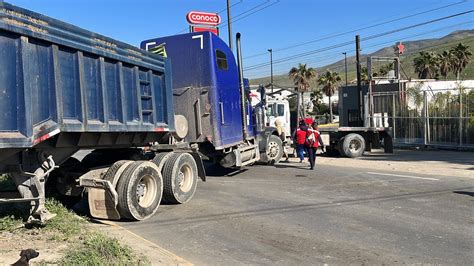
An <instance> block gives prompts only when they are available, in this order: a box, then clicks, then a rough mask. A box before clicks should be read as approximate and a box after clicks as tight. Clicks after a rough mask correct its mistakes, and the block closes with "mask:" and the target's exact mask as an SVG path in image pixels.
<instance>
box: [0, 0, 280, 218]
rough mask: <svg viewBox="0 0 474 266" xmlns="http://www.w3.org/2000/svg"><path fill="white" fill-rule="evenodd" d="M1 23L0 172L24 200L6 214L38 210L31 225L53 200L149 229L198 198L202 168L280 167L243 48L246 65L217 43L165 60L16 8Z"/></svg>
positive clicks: (186, 42)
mask: <svg viewBox="0 0 474 266" xmlns="http://www.w3.org/2000/svg"><path fill="white" fill-rule="evenodd" d="M0 14H1V18H0V68H1V71H0V173H7V174H9V175H10V176H11V177H12V179H13V181H14V182H15V184H16V186H17V188H18V191H19V193H20V194H21V198H15V199H11V198H9V199H0V203H5V202H7V203H8V202H31V203H32V208H31V216H30V218H29V220H30V221H31V222H43V221H45V220H48V219H50V218H51V217H52V216H53V215H54V214H51V213H49V211H48V210H47V209H46V208H45V195H46V193H50V194H57V195H60V196H64V197H71V198H85V197H86V198H87V201H88V205H89V208H90V212H91V215H92V216H93V217H96V218H107V219H121V218H126V219H131V220H143V219H147V218H148V217H150V216H152V215H153V214H154V213H155V212H156V211H157V209H158V206H159V205H160V202H162V201H165V202H171V203H185V202H187V201H189V200H190V199H191V198H192V197H193V195H194V192H195V190H196V186H197V181H198V178H201V179H202V180H205V170H204V166H203V162H202V159H203V158H204V159H208V160H211V161H214V162H216V163H220V164H221V165H223V166H226V167H234V166H236V167H241V166H245V165H250V164H252V163H255V162H265V163H274V162H277V161H278V160H279V159H280V158H281V155H282V145H281V140H280V139H279V138H278V137H277V136H276V134H277V133H276V129H274V128H271V127H265V126H264V125H263V119H262V117H263V111H262V110H263V107H255V108H253V107H252V106H251V105H250V101H249V94H250V89H249V88H248V82H247V81H246V80H245V79H244V78H243V71H242V63H241V58H242V57H241V52H240V51H241V50H240V48H239V49H238V54H239V55H240V56H238V58H239V60H238V61H239V64H236V60H235V58H234V56H233V54H232V51H231V50H230V49H229V47H228V46H227V45H226V44H225V43H224V42H223V41H222V40H221V39H219V38H218V37H217V36H215V35H212V34H211V33H189V34H183V35H178V36H172V37H168V38H166V39H163V40H166V42H167V43H168V44H167V46H166V48H167V49H168V51H169V55H170V56H169V57H166V56H163V55H158V54H153V53H150V52H147V51H146V50H144V49H139V48H136V47H133V46H131V45H128V44H125V43H123V42H120V41H117V40H113V39H111V38H108V37H105V36H102V35H99V34H96V33H93V32H90V31H87V30H84V29H81V28H78V27H76V26H73V25H70V24H67V23H64V22H61V21H58V20H55V19H52V18H49V17H47V16H44V15H41V14H38V13H35V12H32V11H29V10H25V9H22V8H19V7H16V6H13V5H10V4H8V3H4V2H0ZM198 38H200V39H198ZM238 40H240V38H238ZM173 43H174V45H172V44H173ZM204 44H205V45H207V46H206V47H205V48H204V46H203V45H204ZM193 45H194V46H195V48H191V47H192V46H193ZM196 45H197V46H196ZM238 46H239V47H240V41H239V45H238ZM215 48H218V50H219V52H220V53H217V50H215ZM180 51H181V54H183V55H185V56H188V59H190V60H191V59H192V60H194V61H195V62H197V65H196V64H194V65H192V64H188V63H187V62H186V61H185V60H184V61H183V55H181V54H180ZM190 51H191V53H190ZM223 56H225V59H226V60H223ZM184 59H185V57H184ZM172 76H174V77H173V79H172ZM262 91H264V90H262ZM261 121H262V122H261ZM89 149H91V150H93V151H92V152H91V153H89V154H88V155H86V156H85V157H84V158H83V159H82V160H78V159H76V158H75V157H73V155H74V154H75V153H76V152H78V151H80V150H89Z"/></svg>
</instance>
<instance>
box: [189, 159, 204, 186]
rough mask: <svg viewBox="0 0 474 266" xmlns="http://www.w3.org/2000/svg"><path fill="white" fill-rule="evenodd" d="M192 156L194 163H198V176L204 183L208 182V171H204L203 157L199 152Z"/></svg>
mask: <svg viewBox="0 0 474 266" xmlns="http://www.w3.org/2000/svg"><path fill="white" fill-rule="evenodd" d="M190 154H191V156H193V158H194V161H196V165H197V169H198V176H199V178H201V180H202V181H204V182H206V170H205V169H204V163H203V162H202V158H201V155H199V153H197V152H191V153H190Z"/></svg>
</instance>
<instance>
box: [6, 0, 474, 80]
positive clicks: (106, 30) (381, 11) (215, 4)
mask: <svg viewBox="0 0 474 266" xmlns="http://www.w3.org/2000/svg"><path fill="white" fill-rule="evenodd" d="M6 2H9V3H12V4H15V5H18V6H20V7H23V8H27V9H30V10H33V11H36V12H39V13H42V14H45V15H48V16H50V17H53V18H56V19H59V20H63V21H66V22H68V23H71V24H74V25H77V26H79V27H82V28H85V29H87V30H90V31H93V32H97V33H100V34H103V35H106V36H109V37H112V38H115V39H117V40H120V41H124V42H127V43H130V44H132V45H135V46H138V45H139V43H140V42H141V41H142V40H145V39H150V38H154V37H159V36H167V35H174V34H178V33H184V32H186V31H187V27H188V24H187V21H186V18H185V16H186V13H187V12H189V11H191V10H198V11H208V12H219V11H222V10H225V8H226V3H227V2H226V0H214V1H212V0H82V1H81V0H75V1H67V0H29V1H28V0H6ZM231 3H232V4H233V7H232V16H233V17H234V18H235V22H234V23H233V25H232V27H233V35H235V33H236V32H238V31H239V32H241V33H242V36H243V37H242V47H243V57H244V66H245V67H246V68H252V66H256V65H258V64H261V63H268V62H269V53H268V52H267V49H269V48H272V49H273V50H274V52H273V60H274V61H278V60H279V59H281V58H287V57H292V56H294V55H296V54H300V53H304V52H308V51H315V50H318V49H323V48H325V47H328V46H332V45H335V44H339V43H344V42H350V41H353V40H354V36H355V34H360V35H361V38H364V36H370V35H374V34H377V33H382V32H387V31H390V30H394V29H398V28H402V27H405V26H410V25H414V24H418V23H422V22H425V21H429V20H433V19H436V18H441V17H444V16H449V15H452V14H456V13H459V12H463V11H468V10H472V9H474V3H473V0H467V1H464V0H398V1H393V0H391V1H387V0H360V1H354V0H326V1H323V0H231ZM447 5H451V6H449V7H444V6H447ZM436 8H439V9H438V10H436V11H432V12H427V11H429V10H431V9H436ZM422 12H427V13H424V14H420V15H416V16H413V17H410V18H406V19H402V20H398V21H395V22H391V23H387V24H384V25H380V26H377V27H371V28H368V29H364V30H358V29H361V28H364V27H368V26H372V25H374V24H380V23H384V22H386V21H389V20H394V19H397V18H401V17H404V16H408V15H412V14H416V13H422ZM240 14H241V15H240ZM473 14H474V13H470V14H467V15H463V16H459V17H455V18H452V19H447V20H443V21H439V22H436V23H432V24H429V25H426V26H422V27H417V28H413V29H410V30H405V31H401V32H399V33H395V34H390V35H387V36H383V37H380V38H375V39H372V40H368V41H364V42H362V44H361V46H362V49H363V52H364V53H368V52H372V51H375V50H377V49H379V48H382V47H385V46H388V45H391V44H393V43H395V42H396V41H407V40H416V39H426V38H436V37H440V36H443V35H446V34H448V33H450V32H452V31H454V30H460V29H473V28H474V15H473ZM220 15H221V17H222V20H223V21H224V22H225V21H226V20H227V17H226V12H222V13H220ZM239 15H240V16H239ZM220 30H221V37H222V38H223V39H224V40H226V41H227V39H228V37H227V36H228V35H227V26H225V25H223V26H221V29H220ZM352 30H354V31H355V32H351V33H347V34H341V35H339V36H337V37H332V38H328V39H325V40H320V41H315V40H318V39H321V38H323V37H327V36H330V35H338V34H339V33H344V32H348V31H352ZM311 41H313V42H311ZM307 42H310V43H308V44H305V45H299V44H303V43H307ZM354 49H355V47H354V45H352V44H351V45H348V46H344V47H339V48H336V49H331V50H327V51H323V52H320V53H316V52H315V53H311V54H310V55H308V56H303V57H298V58H295V59H293V60H286V61H283V62H281V63H275V64H274V73H275V74H281V73H286V72H288V70H289V69H290V68H291V67H292V66H295V65H297V64H298V63H308V64H309V65H310V66H313V67H317V66H323V65H326V64H329V63H332V62H334V61H338V60H340V59H342V58H343V55H342V54H341V53H342V52H344V51H346V52H347V54H348V55H353V54H354ZM269 73H270V67H269V66H268V65H263V66H262V67H258V68H253V69H251V70H250V69H249V70H246V76H247V77H250V78H254V77H260V76H268V75H269Z"/></svg>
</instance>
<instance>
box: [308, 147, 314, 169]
mask: <svg viewBox="0 0 474 266" xmlns="http://www.w3.org/2000/svg"><path fill="white" fill-rule="evenodd" d="M306 150H307V151H308V157H309V158H308V160H309V165H310V166H311V170H313V169H314V166H315V164H316V148H315V147H306Z"/></svg>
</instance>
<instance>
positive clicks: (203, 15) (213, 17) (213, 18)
mask: <svg viewBox="0 0 474 266" xmlns="http://www.w3.org/2000/svg"><path fill="white" fill-rule="evenodd" d="M186 19H187V20H188V22H189V23H190V24H198V25H211V26H217V25H219V23H221V17H220V16H219V15H218V14H216V13H207V12H199V11H191V12H189V13H188V15H186Z"/></svg>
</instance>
